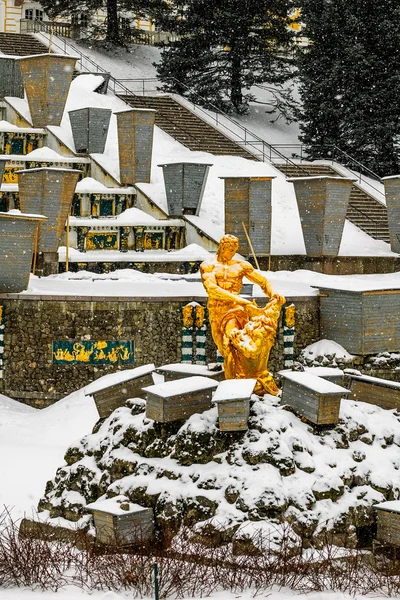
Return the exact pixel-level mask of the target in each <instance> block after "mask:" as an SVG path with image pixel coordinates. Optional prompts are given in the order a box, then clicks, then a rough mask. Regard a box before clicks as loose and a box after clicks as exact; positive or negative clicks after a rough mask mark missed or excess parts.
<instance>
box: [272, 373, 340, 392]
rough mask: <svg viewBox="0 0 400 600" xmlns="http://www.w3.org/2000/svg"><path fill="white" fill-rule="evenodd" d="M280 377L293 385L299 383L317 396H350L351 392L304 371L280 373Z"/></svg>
mask: <svg viewBox="0 0 400 600" xmlns="http://www.w3.org/2000/svg"><path fill="white" fill-rule="evenodd" d="M279 374H280V375H282V377H283V378H284V379H288V380H289V381H292V382H293V383H298V384H299V385H302V386H304V387H306V388H308V389H310V390H312V391H313V392H316V393H317V394H323V395H325V394H348V393H349V390H347V389H346V388H344V387H342V386H340V385H336V383H332V382H331V381H328V380H326V379H322V377H317V376H316V375H312V374H311V373H307V372H303V371H280V372H279Z"/></svg>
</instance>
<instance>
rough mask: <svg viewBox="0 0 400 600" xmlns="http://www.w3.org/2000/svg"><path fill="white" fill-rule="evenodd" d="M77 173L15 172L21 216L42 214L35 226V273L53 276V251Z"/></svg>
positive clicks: (52, 171)
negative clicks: (43, 218) (44, 219)
mask: <svg viewBox="0 0 400 600" xmlns="http://www.w3.org/2000/svg"><path fill="white" fill-rule="evenodd" d="M80 175H81V171H78V170H76V169H54V168H47V167H44V168H40V169H27V170H23V171H18V184H19V200H20V206H21V210H22V211H23V212H25V213H39V214H44V215H45V216H46V217H48V219H47V220H46V222H45V223H43V224H42V225H41V226H40V227H39V239H38V246H37V249H38V252H39V253H41V254H38V259H39V260H38V264H37V269H38V271H37V273H38V274H40V275H42V274H43V275H44V274H50V273H57V271H58V258H57V250H58V246H59V245H60V241H61V237H62V235H63V233H64V229H65V223H66V220H67V217H68V214H69V212H70V210H71V204H72V198H73V196H74V192H75V187H76V184H77V183H78V179H79V176H80Z"/></svg>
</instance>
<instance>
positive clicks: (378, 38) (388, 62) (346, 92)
mask: <svg viewBox="0 0 400 600" xmlns="http://www.w3.org/2000/svg"><path fill="white" fill-rule="evenodd" d="M301 6H302V14H301V21H302V22H303V23H304V24H305V30H304V32H303V34H305V35H306V36H307V37H308V38H309V39H310V45H309V46H308V47H307V48H305V49H304V50H303V51H302V52H301V53H300V56H299V61H298V66H299V77H300V97H301V100H302V109H301V114H300V121H301V124H300V127H301V130H302V136H301V139H302V141H303V142H304V144H305V145H306V147H307V149H308V153H309V155H310V157H311V158H318V157H321V156H326V148H325V149H322V148H321V147H324V146H325V147H326V146H327V145H336V146H338V147H339V148H340V149H341V150H343V151H345V152H346V153H348V154H349V155H351V156H353V157H354V158H356V159H357V160H358V161H360V162H361V163H362V164H364V165H365V166H367V167H368V168H369V169H371V170H372V171H374V172H375V173H377V174H378V175H380V176H383V175H388V174H393V173H398V172H399V167H400V153H399V135H400V111H399V109H398V101H399V100H398V99H399V96H400V27H399V22H400V3H399V2H398V0H385V2H377V1H376V0H351V1H349V0H302V2H301Z"/></svg>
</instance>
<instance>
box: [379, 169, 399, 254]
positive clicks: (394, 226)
mask: <svg viewBox="0 0 400 600" xmlns="http://www.w3.org/2000/svg"><path fill="white" fill-rule="evenodd" d="M383 183H384V185H385V198H386V206H387V211H388V225H389V234H390V248H391V249H392V251H393V252H400V220H399V218H400V175H397V176H392V177H384V178H383Z"/></svg>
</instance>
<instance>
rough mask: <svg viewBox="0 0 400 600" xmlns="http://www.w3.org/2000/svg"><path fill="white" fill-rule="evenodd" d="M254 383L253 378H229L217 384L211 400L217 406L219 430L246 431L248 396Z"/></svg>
mask: <svg viewBox="0 0 400 600" xmlns="http://www.w3.org/2000/svg"><path fill="white" fill-rule="evenodd" d="M256 383H257V381H256V380H255V379H229V380H227V381H222V382H221V383H220V384H219V386H218V389H217V391H216V392H215V394H214V398H213V400H214V402H216V403H217V406H218V422H219V428H220V430H221V431H246V429H247V420H248V418H249V407H250V398H251V394H252V393H253V390H254V387H255V385H256Z"/></svg>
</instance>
